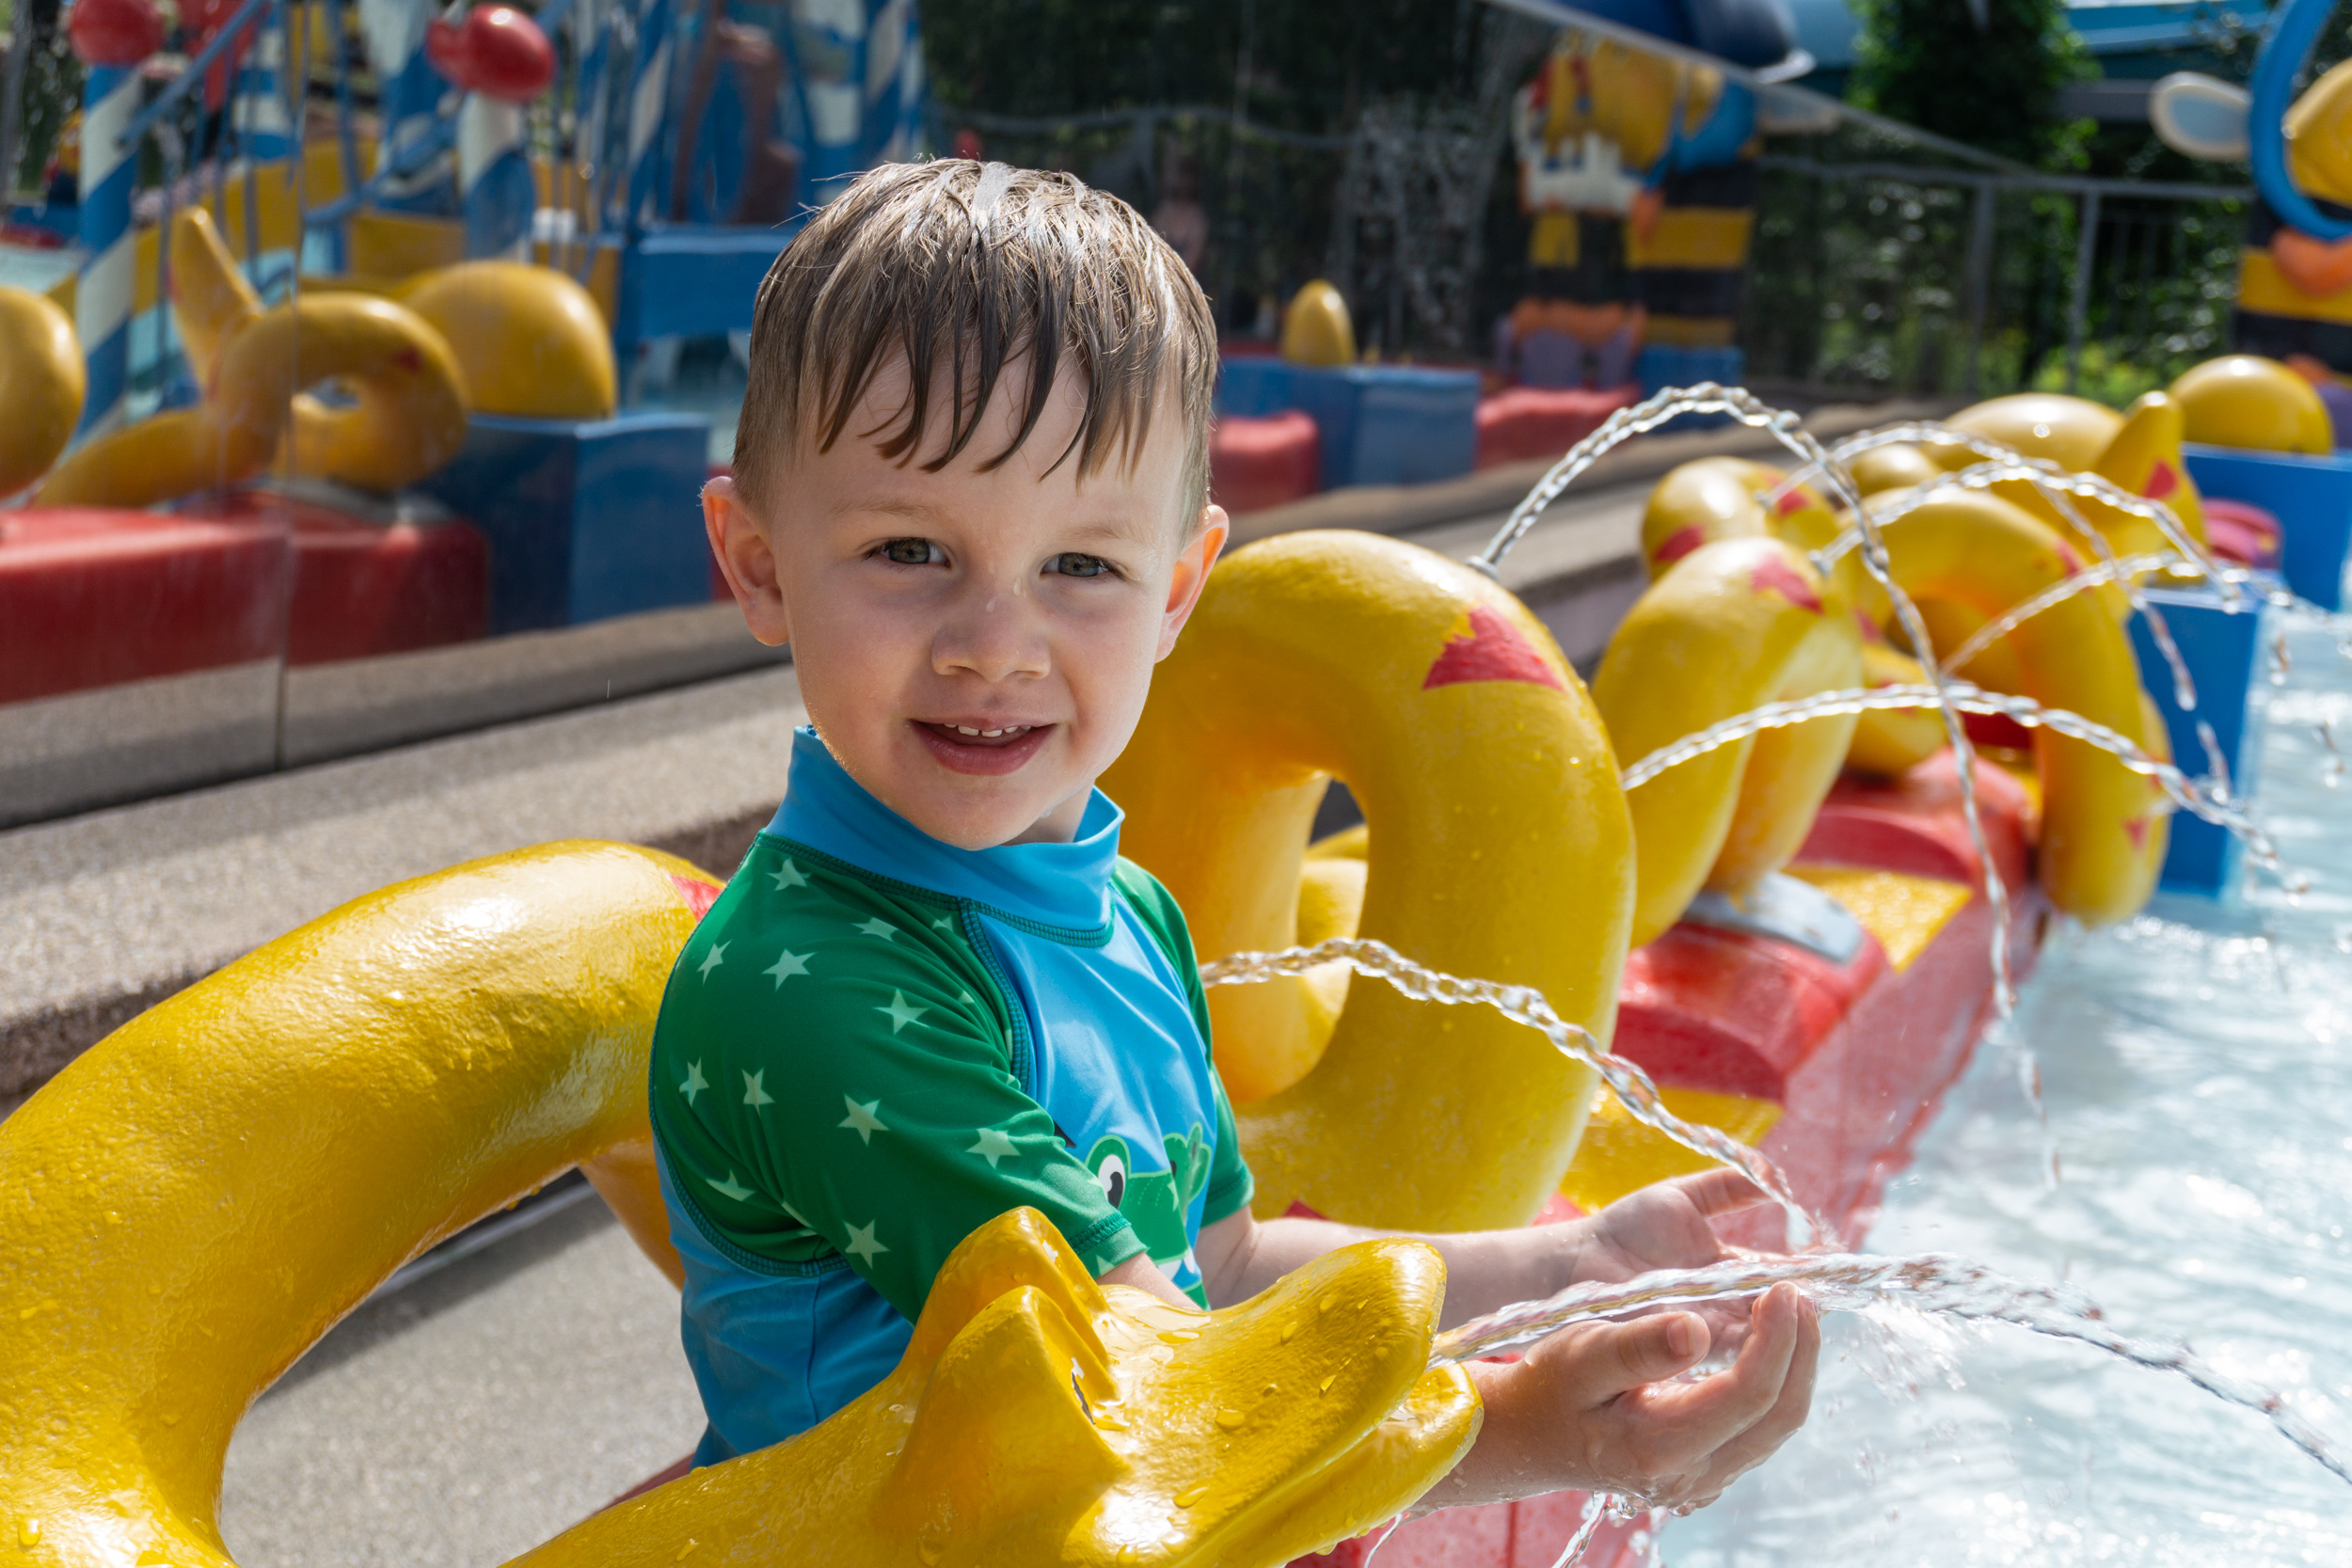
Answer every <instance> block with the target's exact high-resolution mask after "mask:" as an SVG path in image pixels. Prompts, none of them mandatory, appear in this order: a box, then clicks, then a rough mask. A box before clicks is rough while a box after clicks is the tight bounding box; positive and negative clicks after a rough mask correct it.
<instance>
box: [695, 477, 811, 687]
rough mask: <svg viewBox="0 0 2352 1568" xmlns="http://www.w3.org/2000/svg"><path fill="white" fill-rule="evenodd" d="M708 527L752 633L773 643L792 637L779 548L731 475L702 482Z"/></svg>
mask: <svg viewBox="0 0 2352 1568" xmlns="http://www.w3.org/2000/svg"><path fill="white" fill-rule="evenodd" d="M703 531H704V532H706V533H707V534H708V535H709V536H710V553H711V555H712V556H713V557H714V558H715V559H716V560H717V561H718V562H719V570H720V571H721V572H722V573H723V574H724V575H725V577H726V579H727V586H728V587H729V588H731V589H733V590H734V591H735V602H736V603H737V604H738V605H739V606H740V607H741V608H742V610H743V624H744V625H745V626H749V627H751V630H752V635H753V636H754V637H755V638H757V639H759V641H762V642H765V643H767V644H768V645H769V646H770V647H771V648H772V647H777V646H780V645H782V644H784V643H786V642H789V641H792V624H791V620H790V617H788V616H787V614H786V613H785V608H784V588H783V585H782V584H781V583H780V582H779V581H778V579H777V577H776V552H775V550H774V548H773V547H772V546H771V545H770V544H769V543H768V530H767V529H766V528H765V527H764V526H762V525H761V523H760V521H759V519H758V518H757V517H755V516H754V515H752V509H751V507H750V505H749V504H748V503H747V502H746V501H745V500H744V499H743V494H742V492H741V491H739V490H738V489H737V488H736V485H735V480H734V479H733V478H732V477H731V476H723V477H721V478H718V479H714V480H712V481H711V482H710V483H707V484H706V485H704V486H703Z"/></svg>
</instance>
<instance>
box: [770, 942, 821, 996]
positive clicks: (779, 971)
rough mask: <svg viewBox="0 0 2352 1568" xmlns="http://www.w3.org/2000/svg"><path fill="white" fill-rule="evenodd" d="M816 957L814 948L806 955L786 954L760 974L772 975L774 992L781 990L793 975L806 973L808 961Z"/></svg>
mask: <svg viewBox="0 0 2352 1568" xmlns="http://www.w3.org/2000/svg"><path fill="white" fill-rule="evenodd" d="M816 956H817V953H816V950H815V949H814V948H812V949H810V950H809V951H808V952H806V953H787V954H785V955H784V956H783V957H782V958H778V959H777V960H776V962H775V967H774V968H772V969H763V970H761V971H760V973H761V974H772V975H774V976H775V977H776V990H783V989H784V983H785V982H786V981H787V980H789V979H790V978H792V976H794V975H795V974H807V973H808V960H809V959H811V958H815V957H816Z"/></svg>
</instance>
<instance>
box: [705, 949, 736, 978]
mask: <svg viewBox="0 0 2352 1568" xmlns="http://www.w3.org/2000/svg"><path fill="white" fill-rule="evenodd" d="M734 945H735V944H734V943H733V942H713V943H711V947H710V951H709V952H708V953H707V954H706V955H705V956H704V958H703V961H702V975H703V978H704V979H706V980H707V979H709V978H710V972H711V971H712V970H714V969H716V968H718V967H719V963H720V960H721V959H723V958H725V957H726V956H727V949H728V948H730V947H732V946H734Z"/></svg>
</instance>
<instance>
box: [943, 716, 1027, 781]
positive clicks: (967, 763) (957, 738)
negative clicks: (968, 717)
mask: <svg viewBox="0 0 2352 1568" xmlns="http://www.w3.org/2000/svg"><path fill="white" fill-rule="evenodd" d="M1053 729H1054V726H1053V725H1051V724H1006V725H1003V726H1001V727H994V728H991V727H985V726H982V725H978V724H953V723H943V722H939V721H932V720H929V719H917V720H915V721H914V733H915V734H916V735H918V736H922V739H923V744H924V746H925V747H927V748H928V749H929V750H930V753H931V755H932V756H934V757H936V758H938V759H939V761H940V763H941V764H942V765H943V766H944V767H946V768H952V769H954V770H955V771H956V772H958V773H982V774H1000V773H1011V772H1015V771H1017V770H1018V769H1019V768H1021V766H1022V765H1023V764H1024V763H1025V762H1027V761H1028V760H1029V758H1031V757H1032V756H1034V755H1036V754H1037V749H1038V748H1039V747H1040V746H1041V745H1043V744H1044V741H1045V737H1046V736H1047V735H1049V734H1051V733H1052V732H1053Z"/></svg>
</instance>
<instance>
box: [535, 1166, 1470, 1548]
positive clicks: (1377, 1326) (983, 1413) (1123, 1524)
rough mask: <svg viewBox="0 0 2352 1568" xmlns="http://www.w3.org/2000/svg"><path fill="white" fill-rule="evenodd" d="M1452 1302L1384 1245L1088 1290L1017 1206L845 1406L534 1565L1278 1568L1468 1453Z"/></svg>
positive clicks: (963, 1258) (621, 1511)
mask: <svg viewBox="0 0 2352 1568" xmlns="http://www.w3.org/2000/svg"><path fill="white" fill-rule="evenodd" d="M1444 1293H1445V1286H1444V1266H1443V1265H1442V1264H1441V1263H1440V1262H1439V1261H1438V1257H1437V1254H1436V1253H1435V1252H1433V1251H1432V1250H1430V1249H1429V1248H1428V1247H1426V1246H1424V1245H1422V1244H1421V1243H1417V1242H1395V1241H1387V1242H1371V1243H1359V1244H1358V1245H1356V1246H1353V1247H1349V1248H1347V1249H1345V1250H1344V1251H1342V1252H1338V1253H1333V1254H1330V1255H1329V1256H1327V1257H1326V1258H1324V1259H1318V1260H1317V1261H1315V1262H1314V1263H1311V1264H1310V1265H1308V1266H1307V1267H1306V1268H1304V1269H1301V1270H1299V1271H1297V1272H1296V1273H1295V1274H1293V1275H1289V1276H1288V1277H1287V1278H1285V1279H1284V1280H1283V1281H1282V1282H1281V1283H1280V1284H1279V1285H1278V1286H1276V1287H1275V1288H1274V1289H1272V1290H1270V1291H1266V1292H1265V1293H1264V1294H1263V1295H1261V1296H1259V1297H1258V1298H1257V1299H1256V1300H1254V1301H1251V1302H1248V1303H1247V1304H1245V1305H1243V1306H1241V1307H1232V1308H1229V1309H1227V1310H1225V1311H1222V1312H1217V1313H1214V1314H1204V1313H1198V1312H1190V1311H1185V1310H1184V1309H1181V1308H1178V1307H1170V1306H1168V1304H1166V1303H1165V1302H1162V1301H1161V1300H1160V1299H1159V1298H1158V1297H1156V1296H1152V1295H1149V1294H1147V1293H1146V1292H1144V1291H1134V1290H1129V1289H1126V1288H1124V1287H1121V1286H1111V1287H1108V1288H1104V1287H1103V1286H1099V1285H1097V1284H1096V1283H1095V1282H1094V1281H1093V1280H1092V1279H1091V1278H1089V1277H1088V1275H1087V1273H1086V1270H1085V1269H1084V1267H1083V1266H1081V1265H1080V1263H1079V1262H1078V1260H1077V1259H1076V1257H1075V1256H1073V1254H1072V1253H1071V1251H1070V1249H1069V1248H1068V1247H1067V1246H1066V1245H1064V1244H1063V1243H1062V1240H1061V1238H1060V1236H1059V1234H1058V1233H1057V1232H1056V1231H1055V1229H1054V1228H1053V1226H1052V1225H1051V1224H1050V1223H1049V1222H1048V1221H1047V1220H1046V1219H1045V1217H1044V1216H1043V1215H1041V1214H1040V1213H1038V1212H1036V1211H1034V1210H1028V1209H1022V1210H1015V1211H1014V1212H1011V1213H1009V1214H1005V1215H1002V1216H1000V1217H998V1218H997V1219H995V1220H993V1221H992V1222H991V1223H990V1224H988V1225H986V1226H984V1227H981V1228H980V1229H978V1230H977V1231H975V1232H973V1233H972V1235H970V1236H969V1237H967V1238H965V1240H964V1242H963V1243H962V1244H961V1246H959V1247H958V1248H957V1249H956V1251H955V1252H954V1253H953V1254H952V1255H951V1256H950V1257H949V1258H948V1259H947V1262H946V1265H945V1266H944V1267H943V1268H942V1269H941V1270H940V1274H939V1277H938V1280H937V1281H936V1283H934V1284H933V1285H932V1287H931V1293H930V1299H929V1300H928V1301H927V1302H926V1303H925V1304H924V1307H923V1316H922V1319H921V1321H920V1322H919V1323H916V1325H915V1330H914V1338H913V1340H912V1341H911V1342H910V1343H909V1344H908V1346H907V1351H906V1354H905V1356H904V1357H903V1358H902V1359H901V1360H900V1361H899V1363H898V1369H897V1370H895V1371H893V1372H892V1373H891V1374H890V1376H889V1377H887V1378H885V1379H884V1380H883V1381H882V1383H880V1384H878V1385H877V1386H875V1387H874V1388H872V1389H871V1390H869V1391H868V1392H867V1393H866V1395H865V1396H864V1397H863V1398H861V1399H859V1400H858V1401H857V1402H855V1403H853V1404H851V1405H850V1406H849V1407H848V1408H847V1409H845V1410H843V1411H842V1412H840V1414H838V1415H836V1416H834V1418H832V1419H831V1420H829V1421H826V1422H825V1423H824V1424H823V1425H821V1426H818V1427H816V1428H814V1429H812V1430H811V1431H809V1432H807V1433H803V1434H802V1435H801V1436H799V1437H796V1438H793V1439H792V1440H791V1441H789V1442H787V1443H783V1444H779V1445H778V1446H776V1447H775V1448H772V1449H764V1450H762V1451H760V1452H758V1453H755V1454H750V1455H747V1456H745V1457H744V1458H741V1459H738V1460H733V1461H730V1462H728V1463H727V1464H724V1465H716V1466H714V1467H712V1468H710V1469H707V1470H701V1471H697V1472H695V1473H694V1474H692V1475H690V1476H688V1477H686V1478H685V1479H683V1480H681V1481H674V1482H672V1483H671V1484H669V1485H667V1486H664V1487H662V1488H660V1490H658V1491H655V1492H652V1493H649V1494H647V1495H646V1496H644V1497H640V1498H636V1499H633V1500H632V1501H629V1502H627V1503H624V1504H622V1505H620V1506H619V1507H617V1508H614V1509H612V1510H610V1511H608V1512H607V1513H601V1514H598V1515H597V1516H596V1517H595V1518H593V1519H590V1520H588V1521H587V1522H586V1523H584V1524H581V1525H580V1526H577V1527H575V1528H573V1529H571V1530H569V1531H566V1532H565V1533H564V1534H563V1535H561V1536H558V1537H557V1538H556V1539H555V1540H553V1541H551V1542H549V1543H548V1544H546V1545H545V1546H542V1547H541V1548H539V1549H538V1550H537V1551H535V1552H533V1553H532V1554H531V1555H530V1556H528V1557H526V1558H523V1559H521V1560H520V1563H528V1564H531V1565H532V1568H555V1565H558V1564H562V1565H565V1568H568V1565H571V1564H575V1563H577V1564H582V1565H586V1564H592V1563H593V1564H596V1565H598V1568H608V1565H609V1568H623V1565H628V1564H640V1563H642V1564H644V1565H645V1568H673V1564H674V1563H675V1559H676V1556H677V1552H678V1549H679V1548H680V1546H681V1545H683V1544H685V1543H687V1542H689V1541H692V1542H697V1543H700V1544H703V1545H704V1546H706V1547H708V1548H710V1550H709V1551H708V1552H707V1553H706V1555H704V1556H702V1557H699V1558H697V1559H696V1560H697V1561H701V1562H705V1563H710V1562H744V1563H751V1562H774V1561H779V1560H783V1561H792V1560H807V1557H806V1554H808V1553H811V1552H813V1551H818V1550H821V1552H822V1555H823V1560H825V1561H828V1562H832V1563H837V1564H844V1565H851V1564H854V1565H861V1568H862V1565H864V1564H869V1563H870V1564H875V1565H880V1564H884V1563H889V1564H903V1563H921V1564H924V1565H925V1568H955V1565H960V1564H982V1563H1006V1564H1011V1563H1024V1564H1047V1563H1068V1564H1078V1563H1086V1564H1098V1563H1099V1564H1105V1565H1110V1564H1122V1565H1123V1564H1138V1565H1140V1564H1166V1565H1176V1564H1194V1563H1199V1564H1208V1563H1232V1564H1240V1563H1262V1564H1265V1565H1267V1568H1273V1565H1275V1564H1279V1563H1283V1562H1287V1561H1289V1560H1292V1559H1293V1558H1295V1557H1298V1556H1301V1555H1304V1554H1307V1553H1311V1552H1314V1551H1318V1550H1322V1549H1325V1548H1327V1547H1328V1546H1329V1545H1330V1544H1332V1543H1333V1542H1334V1541H1335V1540H1338V1539H1341V1538H1343V1537H1345V1536H1347V1535H1349V1534H1352V1533H1354V1532H1355V1531H1357V1530H1359V1529H1360V1528H1364V1526H1365V1525H1366V1524H1367V1523H1368V1522H1370V1521H1375V1520H1377V1519H1381V1518H1385V1517H1387V1516H1389V1515H1390V1514H1392V1513H1396V1512H1397V1511H1399V1510H1401V1509H1403V1508H1404V1507H1406V1505H1407V1504H1409V1503H1410V1502H1411V1501H1412V1499H1413V1498H1414V1497H1418V1496H1420V1494H1421V1493H1422V1491H1424V1490H1425V1489H1426V1488H1427V1487H1428V1486H1429V1485H1430V1484H1431V1483H1432V1482H1433V1481H1436V1480H1437V1479H1438V1477H1439V1476H1441V1475H1443V1474H1444V1473H1445V1472H1446V1471H1447V1470H1448V1469H1449V1468H1451V1467H1452V1466H1453V1465H1454V1462H1455V1461H1456V1460H1457V1459H1458V1458H1459V1457H1460V1455H1461V1454H1462V1453H1463V1452H1464V1451H1465V1450H1466V1449H1468V1448H1469V1446H1470V1441H1471V1440H1472V1438H1474V1437H1475V1436H1476V1434H1477V1431H1478V1423H1479V1406H1478V1399H1477V1395H1476V1394H1475V1392H1473V1391H1472V1389H1471V1387H1470V1382H1469V1379H1468V1378H1467V1377H1465V1376H1464V1375H1463V1374H1462V1372H1461V1371H1460V1370H1459V1369H1458V1368H1455V1367H1452V1366H1447V1367H1443V1368H1438V1369H1435V1370H1430V1369H1429V1368H1428V1367H1427V1361H1428V1355H1429V1341H1430V1333H1431V1329H1432V1326H1433V1325H1434V1323H1436V1321H1437V1316H1438V1304H1439V1303H1440V1301H1441V1300H1442V1299H1443V1297H1444ZM520 1563H518V1565H517V1568H520Z"/></svg>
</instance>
